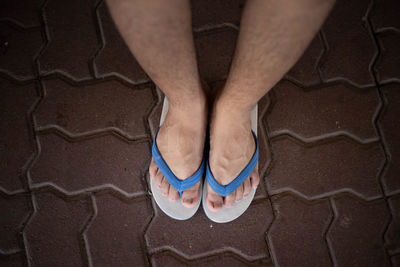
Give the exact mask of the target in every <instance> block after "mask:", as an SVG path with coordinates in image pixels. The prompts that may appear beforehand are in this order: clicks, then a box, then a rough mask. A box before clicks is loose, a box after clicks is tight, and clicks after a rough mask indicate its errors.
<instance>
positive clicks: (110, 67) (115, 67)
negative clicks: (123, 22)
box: [94, 1, 148, 83]
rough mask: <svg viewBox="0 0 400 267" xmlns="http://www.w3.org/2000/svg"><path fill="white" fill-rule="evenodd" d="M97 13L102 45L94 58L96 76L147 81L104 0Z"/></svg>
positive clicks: (134, 81)
mask: <svg viewBox="0 0 400 267" xmlns="http://www.w3.org/2000/svg"><path fill="white" fill-rule="evenodd" d="M98 15H99V17H100V23H101V27H102V34H103V36H102V38H103V41H104V47H103V48H102V49H101V50H100V51H99V54H98V55H97V57H96V58H95V60H94V63H95V66H96V72H97V76H99V77H103V76H110V75H112V74H117V75H120V76H122V77H124V78H127V79H129V80H130V81H131V82H133V83H138V82H144V81H147V80H148V77H147V75H146V73H145V72H144V71H143V70H142V68H141V67H140V65H139V63H138V62H137V61H136V59H135V57H134V56H133V55H132V53H131V52H130V51H129V48H128V47H127V46H126V44H125V42H124V40H123V39H122V37H121V35H120V34H119V32H118V30H117V29H116V27H115V25H114V22H113V20H112V19H111V16H110V14H109V12H108V9H107V6H106V3H105V1H104V2H103V3H101V4H100V6H99V9H98Z"/></svg>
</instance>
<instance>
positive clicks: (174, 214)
mask: <svg viewBox="0 0 400 267" xmlns="http://www.w3.org/2000/svg"><path fill="white" fill-rule="evenodd" d="M168 106H169V105H168V99H167V97H165V98H164V105H163V109H162V113H161V119H160V126H161V125H162V124H163V122H164V120H165V117H166V115H167V112H168ZM157 134H158V130H157V132H156V134H155V136H154V140H153V146H152V151H151V152H152V156H153V160H154V162H155V163H156V165H157V167H158V169H159V170H160V171H161V173H162V174H163V175H164V177H165V179H167V181H168V183H169V184H170V185H171V186H172V187H173V188H174V189H175V190H176V191H178V192H179V197H182V192H183V191H185V190H187V189H189V188H191V187H193V186H194V185H195V184H196V183H198V182H199V181H202V178H203V175H204V165H205V160H204V159H203V161H202V162H201V165H200V168H199V169H198V170H197V171H196V172H195V173H194V174H193V175H192V176H191V177H189V178H188V179H186V180H179V179H178V178H177V177H176V176H175V175H174V173H173V172H172V171H171V169H170V168H169V167H168V165H167V164H166V162H165V161H164V159H163V158H162V156H161V154H160V151H159V150H158V147H157V143H156V139H157ZM150 188H151V192H152V194H153V198H154V200H155V202H156V203H157V205H158V206H159V207H160V209H161V210H162V211H163V212H164V213H165V214H167V215H168V216H169V217H171V218H173V219H175V220H187V219H189V218H190V217H192V216H193V215H194V214H195V213H196V211H197V210H198V208H199V206H200V202H201V198H200V197H199V200H198V202H197V204H196V205H195V206H194V207H193V208H187V207H185V206H183V205H182V202H181V200H177V201H170V200H169V199H168V198H167V197H165V196H163V195H162V194H161V191H160V189H158V187H157V186H156V184H155V182H154V179H150ZM202 188H203V186H202V182H201V184H200V188H199V190H200V196H201V193H202V192H201V190H202Z"/></svg>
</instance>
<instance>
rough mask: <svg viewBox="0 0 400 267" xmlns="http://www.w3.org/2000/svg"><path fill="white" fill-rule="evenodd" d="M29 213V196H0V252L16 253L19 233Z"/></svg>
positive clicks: (20, 238)
mask: <svg viewBox="0 0 400 267" xmlns="http://www.w3.org/2000/svg"><path fill="white" fill-rule="evenodd" d="M30 213H31V207H30V196H29V195H28V194H18V195H14V196H6V195H3V194H0V214H1V217H0V225H1V228H0V236H1V239H0V251H3V252H8V251H18V250H21V249H22V248H21V247H20V242H19V241H20V240H22V237H21V236H20V232H21V230H22V227H23V223H25V221H26V220H27V218H28V216H29V214H30Z"/></svg>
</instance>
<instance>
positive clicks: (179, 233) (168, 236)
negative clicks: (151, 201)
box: [146, 199, 272, 259]
mask: <svg viewBox="0 0 400 267" xmlns="http://www.w3.org/2000/svg"><path fill="white" fill-rule="evenodd" d="M271 221H272V211H271V208H270V204H269V201H268V200H267V199H263V200H259V201H257V202H256V203H252V204H251V205H250V207H249V209H248V210H247V211H246V213H245V214H244V215H243V216H241V217H239V218H238V219H236V220H235V221H233V222H230V223H226V224H217V223H213V222H211V221H210V220H208V219H207V218H206V216H205V215H204V213H203V212H202V211H198V212H197V213H196V214H195V215H194V217H192V218H191V219H190V220H187V221H176V220H172V219H171V218H169V217H167V215H165V214H164V213H163V212H162V211H160V210H159V209H157V213H156V216H155V218H154V219H153V221H152V224H151V225H150V227H149V228H148V230H147V233H146V239H147V242H148V245H149V246H150V247H151V249H152V250H154V249H157V248H158V249H161V248H168V247H171V248H173V249H177V250H179V251H180V252H182V253H183V254H185V255H187V256H188V257H193V256H195V255H199V254H205V253H210V252H212V251H220V250H224V249H228V250H230V249H233V250H235V251H238V252H239V253H240V254H241V255H244V257H246V258H248V259H256V258H264V257H268V256H269V253H268V250H267V244H266V240H265V231H266V229H267V227H268V225H269V224H270V223H271ZM166 225H167V226H168V227H166Z"/></svg>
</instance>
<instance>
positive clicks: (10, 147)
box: [0, 79, 39, 191]
mask: <svg viewBox="0 0 400 267" xmlns="http://www.w3.org/2000/svg"><path fill="white" fill-rule="evenodd" d="M38 98H39V97H38V96H37V92H36V88H35V84H27V85H17V84H13V83H11V82H9V81H6V80H3V79H0V118H1V119H0V177H1V179H0V186H1V187H3V188H4V189H6V190H8V191H14V190H18V189H21V188H23V185H24V184H26V177H25V173H24V166H25V164H26V163H27V162H28V160H29V158H30V157H31V156H32V154H33V153H34V143H33V137H32V129H30V119H29V114H28V112H29V110H30V109H31V107H32V106H33V105H34V104H35V102H36V101H37V100H38Z"/></svg>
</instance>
